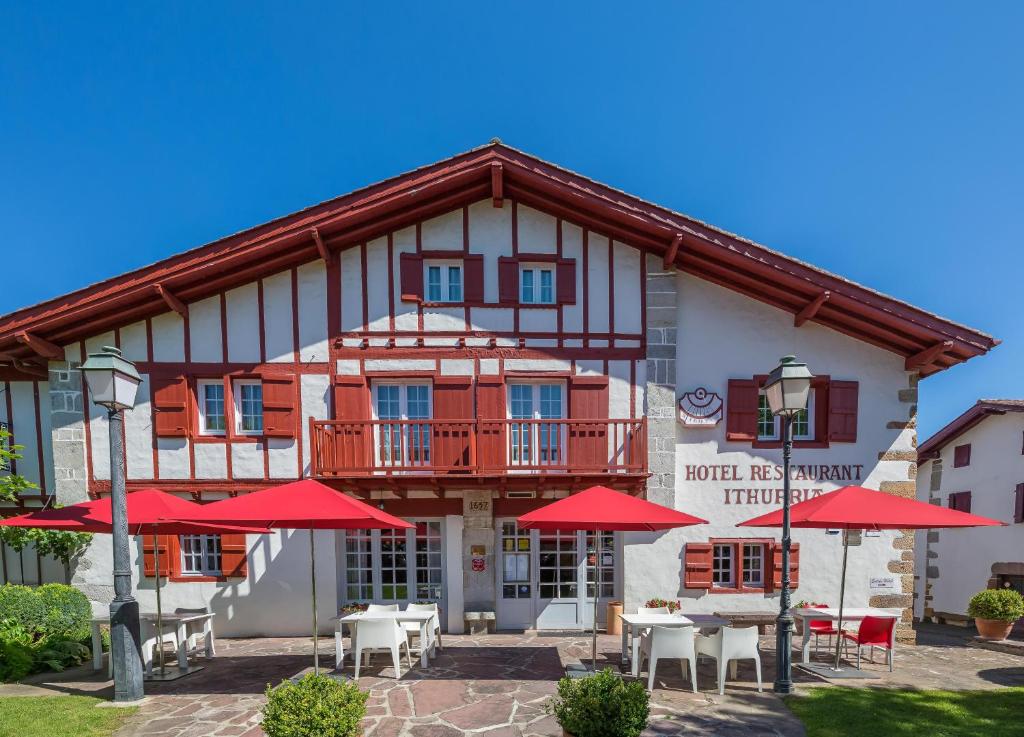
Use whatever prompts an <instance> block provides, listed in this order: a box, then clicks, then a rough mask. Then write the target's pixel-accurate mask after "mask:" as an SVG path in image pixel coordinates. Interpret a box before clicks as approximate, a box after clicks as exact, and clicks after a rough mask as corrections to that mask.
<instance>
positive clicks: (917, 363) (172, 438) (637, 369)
mask: <svg viewBox="0 0 1024 737" xmlns="http://www.w3.org/2000/svg"><path fill="white" fill-rule="evenodd" d="M97 232H98V233H99V232H102V228H101V227H100V226H99V225H97ZM995 343H996V341H994V340H993V339H992V338H990V337H988V336H986V335H984V334H982V333H979V332H977V331H975V330H972V329H970V328H965V327H963V326H960V325H957V324H955V323H951V322H949V321H946V320H944V319H942V318H939V317H936V316H934V315H931V314H929V313H926V312H924V311H922V310H919V309H917V308H914V307H912V306H910V305H907V304H905V303H903V302H900V301H898V300H895V299H893V298H890V297H886V296H884V295H880V294H878V293H877V292H874V291H872V290H870V289H867V288H865V287H862V286H859V285H857V284H854V283H852V282H849V281H846V280H844V279H842V278H840V277H837V276H835V275H832V274H829V273H827V272H824V271H821V270H819V269H817V268H815V267H813V266H809V265H807V264H804V263H801V262H799V261H796V260H794V259H791V258H788V257H786V256H783V255H781V254H779V253H777V252H774V251H771V250H769V249H767V248H765V247H763V246H759V245H757V244H755V243H751V242H749V241H746V240H743V239H741V238H738V237H736V236H734V235H732V234H729V233H727V232H725V231H722V230H718V229H715V228H713V227H711V226H708V225H706V224H704V223H701V222H699V221H697V220H694V219H692V218H688V217H686V216H683V215H680V214H679V213H676V212H673V211H671V210H668V209H665V208H662V207H658V206H656V205H653V204H651V203H648V202H644V201H643V200H640V199H637V198H635V197H631V196H629V195H627V194H624V193H622V192H620V191H617V190H614V189H612V188H609V187H607V186H605V185H602V184H599V183H597V182H594V181H593V180H589V179H586V178H584V177H582V176H580V175H577V174H574V173H572V172H569V171H566V170H564V169H561V168H559V167H557V166H554V165H552V164H549V163H547V162H544V161H541V160H539V159H536V158H534V157H531V156H529V155H527V154H524V153H522V152H520V151H516V150H515V149H511V148H509V147H507V146H504V145H502V144H500V143H493V144H491V145H488V146H485V147H482V148H479V149H475V150H473V151H469V152H467V153H464V154H460V155H458V156H456V157H453V158H451V159H448V160H445V161H442V162H440V163H437V164H433V165H431V166H427V167H424V168H421V169H417V170H415V171H413V172H409V173H407V174H403V175H401V176H399V177H395V178H393V179H390V180H386V181H384V182H381V183H379V184H376V185H373V186H371V187H367V188H365V189H362V190H359V191H357V192H354V193H352V194H349V195H346V196H344V197H340V198H338V199H335V200H331V201H328V202H325V203H322V204H320V205H317V206H315V207H312V208H309V209H307V210H303V211H301V212H298V213H295V214H292V215H288V216H286V217H283V218H280V219H278V220H275V221H273V222H270V223H267V224H265V225H262V226H259V227H256V228H254V229H252V230H248V231H245V232H242V233H239V234H236V235H233V236H230V237H228V238H225V239H223V240H220V241H217V242H214V243H211V244H208V245H206V246H202V247H200V248H197V249H195V250H192V251H188V252H185V253H183V254H181V255H179V256H175V257H173V258H170V259H167V260H165V261H162V262H160V263H157V264H154V265H153V266H150V267H146V268H144V269H140V270H138V271H135V272H131V273H129V274H126V275H123V276H120V277H116V278H113V279H110V280H108V281H106V282H102V283H100V284H97V285H94V286H91V287H88V288H85V289H83V290H81V291H79V292H74V293H72V294H69V295H66V296H64V297H61V298H58V299H55V300H51V301H49V302H46V303H44V304H42V305H38V306H35V307H29V308H26V309H24V310H20V311H18V312H15V313H13V314H11V315H7V316H4V317H0V361H2V362H4V363H0V421H9V422H11V425H12V427H13V430H14V434H15V437H16V440H17V441H18V442H21V443H24V444H25V445H26V453H25V456H26V457H25V459H24V461H23V463H20V464H19V468H18V470H19V471H23V472H24V473H25V474H26V475H27V476H28V477H29V478H30V479H32V480H35V481H38V482H39V483H40V485H41V487H42V494H41V495H40V496H38V497H33V498H26V499H24V500H23V501H22V503H21V504H20V505H19V507H17V508H12V509H10V510H9V511H11V512H13V511H16V509H27V508H33V507H37V506H39V505H40V504H42V503H45V502H46V501H47V499H49V498H52V497H56V499H58V500H59V501H60V502H62V503H71V502H75V501H79V500H82V499H86V498H88V497H89V496H96V495H102V494H106V493H109V478H108V474H109V471H108V461H107V458H108V455H107V454H108V448H107V440H106V438H107V426H106V419H105V417H104V415H103V413H102V412H100V411H99V410H98V409H97V408H95V407H92V406H90V405H89V403H88V402H87V401H86V398H85V397H83V394H82V385H81V378H80V373H79V372H78V370H77V368H78V366H79V365H80V364H81V362H82V361H83V360H84V359H85V357H86V355H87V354H88V353H89V352H92V351H96V350H98V349H99V348H100V347H101V346H103V345H116V346H118V347H120V349H121V350H122V351H123V352H124V354H125V355H126V356H127V357H128V358H129V359H131V360H133V361H135V362H137V364H138V367H139V371H140V373H141V374H142V376H143V384H142V387H141V389H140V393H139V402H138V405H137V406H136V407H135V409H134V410H132V411H131V412H129V413H128V414H127V417H126V432H125V435H126V448H127V474H128V488H129V491H131V490H132V489H138V488H144V487H157V488H160V489H164V490H166V491H170V492H173V493H178V494H182V495H189V497H190V498H194V499H198V500H200V501H207V500H212V499H219V498H224V497H225V496H227V495H230V494H238V493H247V492H250V491H254V490H257V489H260V488H266V487H268V486H272V485H276V484H279V483H281V482H284V481H287V480H291V479H295V478H299V477H313V478H317V479H319V480H321V481H323V482H324V483H327V484H330V485H332V486H334V487H335V488H337V489H339V490H342V491H344V492H346V493H350V494H355V495H358V496H360V497H362V498H365V499H369V500H372V501H373V502H374V503H375V504H380V505H381V506H382V507H383V508H384V509H385V510H387V511H389V512H392V513H394V514H398V515H400V516H403V517H405V518H408V519H411V520H414V521H415V522H416V523H417V528H416V530H415V531H413V532H409V533H404V532H403V533H399V534H397V535H395V534H391V533H386V532H370V533H366V534H360V533H358V532H347V533H345V532H337V533H335V532H331V531H322V532H318V533H317V536H316V541H317V542H316V544H317V554H318V558H319V563H318V570H319V571H321V572H322V573H323V580H322V581H321V584H320V585H319V586H318V595H319V596H320V597H321V604H322V607H323V610H324V611H329V610H331V609H332V608H334V607H337V606H339V605H341V604H344V603H346V602H349V601H367V600H378V601H397V602H399V603H405V602H408V601H411V600H417V599H435V600H439V601H440V602H441V604H442V606H443V608H444V610H445V611H446V613H447V615H446V619H447V622H446V624H447V627H448V628H449V630H451V631H458V630H460V629H461V627H462V626H463V613H464V612H465V611H471V610H493V611H495V613H496V615H497V622H498V625H499V626H500V627H502V628H531V627H537V628H553V629H565V628H568V629H577V628H584V627H586V625H587V623H588V622H589V621H590V620H591V616H592V614H591V613H592V607H593V601H594V593H595V589H594V581H595V579H596V580H597V581H599V585H600V593H601V596H602V598H604V599H607V598H611V597H616V598H619V597H621V598H624V600H625V605H626V607H627V608H628V609H632V608H634V607H636V606H637V605H638V604H641V603H643V602H644V601H645V600H647V599H648V598H651V597H663V598H679V599H682V600H684V606H685V607H687V608H688V609H690V610H693V611H709V612H710V611H720V610H733V611H735V610H765V609H769V610H770V609H775V608H777V606H778V586H779V583H778V581H779V579H780V577H781V570H780V551H779V546H778V544H777V532H776V531H773V530H764V531H757V530H749V529H744V528H737V527H736V526H735V525H736V523H738V522H740V521H742V520H744V519H747V518H750V517H752V516H755V515H758V514H761V513H763V512H765V511H768V510H770V509H772V508H775V507H777V506H779V505H780V504H781V503H782V483H781V475H780V474H781V468H780V463H781V450H780V443H779V438H778V428H777V425H776V423H775V422H774V420H773V419H772V418H771V417H770V416H768V415H767V413H766V410H765V408H764V406H763V398H762V397H761V393H760V386H761V384H762V382H763V379H764V375H765V374H767V373H768V372H769V371H770V370H771V369H772V368H773V367H774V366H775V365H776V363H777V361H778V359H779V357H780V356H782V355H785V354H789V353H795V354H797V355H798V356H799V358H800V359H801V360H803V361H805V362H806V363H807V364H808V365H809V367H810V369H811V370H812V371H813V372H814V373H815V375H816V376H817V377H818V378H817V380H816V381H815V384H814V388H813V395H812V400H811V407H810V411H809V413H808V414H807V416H806V417H805V418H803V419H802V420H801V422H800V423H799V427H798V437H797V441H796V448H795V452H794V464H795V465H794V470H793V482H794V487H795V492H794V493H795V497H796V499H797V500H799V499H803V498H807V497H809V496H814V495H817V494H821V493H823V492H825V491H828V490H831V489H835V488H837V487H840V486H843V485H846V484H862V485H865V486H870V487H872V488H878V489H881V490H883V491H887V492H890V493H893V494H898V495H902V496H913V495H914V492H915V485H914V480H913V479H914V472H915V470H916V451H915V445H916V410H917V382H918V380H919V378H921V377H924V376H928V375H930V374H932V373H935V372H937V371H942V370H944V369H946V368H949V367H951V366H954V365H956V364H958V363H960V362H963V361H965V360H968V359H969V358H972V357H974V356H978V355H982V354H984V353H985V352H987V351H988V350H989V349H991V347H992V346H994V345H995ZM592 484H604V485H607V486H611V487H613V488H616V489H619V490H621V491H623V492H627V493H638V494H639V493H643V494H646V496H647V497H648V498H649V499H651V500H652V501H655V502H658V503H661V504H666V505H670V506H674V507H676V508H679V509H682V510H685V511H687V512H690V513H693V514H696V515H698V516H701V517H703V518H706V519H708V520H710V524H708V525H701V526H697V527H693V528H689V529H684V530H675V531H670V532H666V533H657V534H641V533H629V534H609V535H605V536H603V537H602V539H601V540H600V541H597V543H598V547H595V541H594V540H591V539H590V538H589V537H588V536H586V535H584V534H577V533H569V534H561V535H559V534H551V535H541V534H538V533H537V532H524V531H520V530H518V529H517V528H516V525H515V518H516V516H518V515H520V514H522V513H524V512H526V511H528V510H530V509H533V508H536V507H537V506H539V505H542V504H545V503H547V502H548V501H550V500H551V499H554V498H558V497H560V496H564V495H566V494H571V493H573V492H574V491H578V490H581V489H583V488H585V487H587V486H589V485H592ZM292 538H293V535H292V534H291V533H288V532H281V533H280V534H277V535H273V536H249V537H248V538H241V537H233V536H223V537H222V538H182V539H178V538H164V539H162V540H160V541H159V544H160V545H161V548H162V550H163V551H164V552H165V553H166V554H165V555H164V556H162V560H163V561H166V562H167V573H168V574H169V576H170V582H169V583H168V585H167V587H166V593H165V595H164V601H165V602H166V603H167V604H168V605H169V606H171V607H174V606H181V605H187V606H197V605H203V604H209V605H210V606H212V607H213V609H214V611H215V612H216V613H217V614H218V618H219V622H218V630H219V631H220V632H223V633H225V634H260V633H266V634H291V633H300V632H303V631H304V630H305V628H306V626H307V622H308V613H307V611H306V609H305V604H302V603H301V602H304V601H306V600H307V594H308V590H307V587H308V585H309V584H308V576H307V575H306V571H307V566H308V561H307V550H306V548H305V543H304V539H305V538H304V537H303V538H302V539H299V540H293V539H292ZM794 540H795V541H796V543H797V544H798V547H796V548H795V550H794V556H793V564H794V565H793V568H794V571H793V573H794V581H795V583H796V584H797V590H796V592H795V594H794V599H795V600H799V599H801V598H806V599H815V600H819V601H821V600H825V601H834V600H835V599H836V598H837V595H838V589H839V581H838V575H839V570H840V554H841V548H840V544H839V540H838V538H836V537H830V536H827V535H825V533H824V532H821V531H813V530H812V531H803V530H799V531H796V532H795V534H794ZM913 543H914V538H913V536H910V535H902V534H900V533H898V532H885V533H883V534H882V535H881V536H879V537H877V538H868V539H867V540H866V541H865V544H864V545H863V546H862V547H861V548H859V549H858V550H857V551H856V553H855V554H852V555H851V556H850V572H849V576H848V581H849V585H848V590H847V601H848V602H849V603H850V604H852V605H862V604H868V603H872V604H876V605H882V606H897V607H903V608H905V609H906V612H907V614H906V617H905V622H909V620H910V608H909V607H910V604H911V594H912V584H913ZM152 547H153V545H152V542H151V541H147V542H146V543H139V544H138V545H137V567H136V580H137V584H138V586H139V587H140V589H141V590H140V591H139V598H140V599H141V601H142V605H143V607H145V608H149V607H152V606H153V591H152V582H153V579H152V566H153V555H152V553H153V550H152ZM200 551H202V552H204V553H206V555H199V554H198V553H199V552H200ZM2 560H3V562H4V571H3V573H4V576H5V577H6V578H7V579H9V580H20V579H19V576H21V575H22V573H21V571H22V569H23V567H24V566H23V563H24V560H23V556H22V558H21V559H19V560H18V561H17V566H15V565H14V564H13V563H12V564H10V565H8V562H10V561H12V560H13V556H11V555H9V551H5V554H4V556H3V558H2ZM29 568H30V569H31V568H32V566H31V565H30V566H29ZM25 577H26V578H31V577H30V576H25ZM74 580H75V582H76V584H78V585H79V586H81V587H82V588H83V590H85V591H86V592H87V593H88V594H89V596H90V597H91V598H92V599H93V600H94V601H95V602H96V605H97V606H101V605H102V604H104V603H105V602H106V600H107V599H108V598H109V596H110V595H111V591H110V547H109V540H108V539H107V538H105V537H102V536H99V537H97V539H96V542H95V543H94V544H93V546H92V548H91V549H90V551H89V553H88V555H86V556H85V558H84V559H83V560H82V561H81V562H80V563H79V564H78V566H77V567H76V570H75V572H74ZM870 581H874V586H873V587H872V586H871V585H869V582H870ZM600 616H601V617H602V618H603V616H604V612H603V611H601V612H600ZM325 621H326V618H325Z"/></svg>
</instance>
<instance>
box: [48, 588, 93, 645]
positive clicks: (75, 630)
mask: <svg viewBox="0 0 1024 737" xmlns="http://www.w3.org/2000/svg"><path fill="white" fill-rule="evenodd" d="M36 595H37V596H38V597H39V598H40V599H41V600H42V602H43V608H44V609H45V618H44V620H43V632H42V635H43V637H44V638H46V639H53V640H72V641H74V642H81V641H83V640H87V639H89V637H90V635H91V627H90V624H89V623H90V620H91V619H92V605H91V604H90V603H89V599H88V598H86V596H85V594H83V593H82V592H81V591H79V590H78V589H76V588H74V587H73V586H65V585H64V584H62V583H48V584H44V585H43V586H40V587H39V588H38V589H36Z"/></svg>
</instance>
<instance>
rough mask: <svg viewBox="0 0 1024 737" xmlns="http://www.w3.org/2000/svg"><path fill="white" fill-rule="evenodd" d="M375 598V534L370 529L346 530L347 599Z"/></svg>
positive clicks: (359, 600)
mask: <svg viewBox="0 0 1024 737" xmlns="http://www.w3.org/2000/svg"><path fill="white" fill-rule="evenodd" d="M372 599H373V535H372V532H371V531H370V530H346V531H345V600H346V601H349V602H365V601H371V600H372Z"/></svg>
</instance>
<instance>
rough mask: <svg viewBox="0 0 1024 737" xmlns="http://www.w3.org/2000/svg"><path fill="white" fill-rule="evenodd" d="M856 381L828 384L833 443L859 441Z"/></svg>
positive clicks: (829, 430)
mask: <svg viewBox="0 0 1024 737" xmlns="http://www.w3.org/2000/svg"><path fill="white" fill-rule="evenodd" d="M858 391H859V387H858V384H857V382H856V381H831V382H829V385H828V439H829V441H830V442H833V443H855V442H857V394H858Z"/></svg>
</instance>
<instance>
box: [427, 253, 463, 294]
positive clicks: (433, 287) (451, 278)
mask: <svg viewBox="0 0 1024 737" xmlns="http://www.w3.org/2000/svg"><path fill="white" fill-rule="evenodd" d="M423 269H424V274H423V282H424V284H426V293H427V295H426V299H427V302H462V291H463V290H462V287H463V285H462V262H461V261H425V262H424V264H423Z"/></svg>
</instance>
